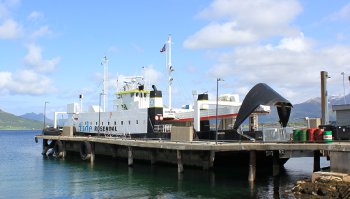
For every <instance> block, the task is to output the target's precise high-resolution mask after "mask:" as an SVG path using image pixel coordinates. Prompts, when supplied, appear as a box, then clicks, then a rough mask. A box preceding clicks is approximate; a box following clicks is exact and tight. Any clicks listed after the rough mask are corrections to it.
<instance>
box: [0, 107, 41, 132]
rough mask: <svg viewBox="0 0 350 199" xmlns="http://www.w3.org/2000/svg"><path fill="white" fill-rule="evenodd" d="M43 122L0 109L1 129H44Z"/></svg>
mask: <svg viewBox="0 0 350 199" xmlns="http://www.w3.org/2000/svg"><path fill="white" fill-rule="evenodd" d="M42 128H43V123H42V122H39V121H35V120H30V119H26V118H22V117H18V116H15V115H13V114H11V113H7V112H4V111H2V110H1V109H0V129H1V130H4V129H6V130H11V129H13V130H16V129H19V130H22V129H23V130H27V129H28V130H30V129H42Z"/></svg>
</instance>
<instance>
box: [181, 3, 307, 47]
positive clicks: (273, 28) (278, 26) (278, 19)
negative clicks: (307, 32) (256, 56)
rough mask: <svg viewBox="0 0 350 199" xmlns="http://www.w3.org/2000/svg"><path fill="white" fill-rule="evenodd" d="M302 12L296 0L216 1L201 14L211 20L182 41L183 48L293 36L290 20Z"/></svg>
mask: <svg viewBox="0 0 350 199" xmlns="http://www.w3.org/2000/svg"><path fill="white" fill-rule="evenodd" d="M300 12H301V6H300V5H299V3H298V2H297V1H296V0H286V1H274V0H258V1H256V0H246V1H239V0H215V1H214V2H213V3H212V4H211V5H210V6H209V7H208V8H206V9H204V10H203V11H202V12H201V13H200V16H201V17H204V18H207V19H209V20H210V21H211V23H210V24H209V25H207V26H205V27H204V28H202V29H201V30H199V31H198V32H197V33H195V34H194V35H192V36H190V37H189V38H188V39H186V41H185V42H184V46H185V47H186V48H212V47H223V46H232V45H241V44H245V43H251V42H255V41H257V40H259V39H262V38H268V37H271V36H293V35H296V34H298V30H297V29H296V28H294V27H292V26H291V25H290V24H289V23H291V22H292V21H293V19H294V18H295V17H296V16H297V15H298V14H299V13H300Z"/></svg>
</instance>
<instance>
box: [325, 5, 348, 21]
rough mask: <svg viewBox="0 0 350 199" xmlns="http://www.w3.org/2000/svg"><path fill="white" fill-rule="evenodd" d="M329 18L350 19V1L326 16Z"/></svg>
mask: <svg viewBox="0 0 350 199" xmlns="http://www.w3.org/2000/svg"><path fill="white" fill-rule="evenodd" d="M328 18H329V19H330V20H344V19H350V3H348V4H346V5H345V6H344V7H342V8H341V9H340V10H339V11H337V12H335V13H333V14H332V15H330V17H328Z"/></svg>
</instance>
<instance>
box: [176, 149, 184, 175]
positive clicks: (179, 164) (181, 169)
mask: <svg viewBox="0 0 350 199" xmlns="http://www.w3.org/2000/svg"><path fill="white" fill-rule="evenodd" d="M176 157H177V173H183V172H184V166H183V162H182V151H181V150H177V151H176Z"/></svg>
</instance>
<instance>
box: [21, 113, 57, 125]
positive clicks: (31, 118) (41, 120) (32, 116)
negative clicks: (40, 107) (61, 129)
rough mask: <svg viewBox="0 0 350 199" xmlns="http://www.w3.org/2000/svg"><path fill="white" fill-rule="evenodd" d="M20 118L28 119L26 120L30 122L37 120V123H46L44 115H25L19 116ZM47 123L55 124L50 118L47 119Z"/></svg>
mask: <svg viewBox="0 0 350 199" xmlns="http://www.w3.org/2000/svg"><path fill="white" fill-rule="evenodd" d="M19 117H22V118H26V119H30V120H36V121H39V122H43V121H44V114H42V113H33V112H31V113H26V114H23V115H19ZM45 122H46V123H47V124H53V120H50V119H49V118H47V117H46V118H45Z"/></svg>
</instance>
